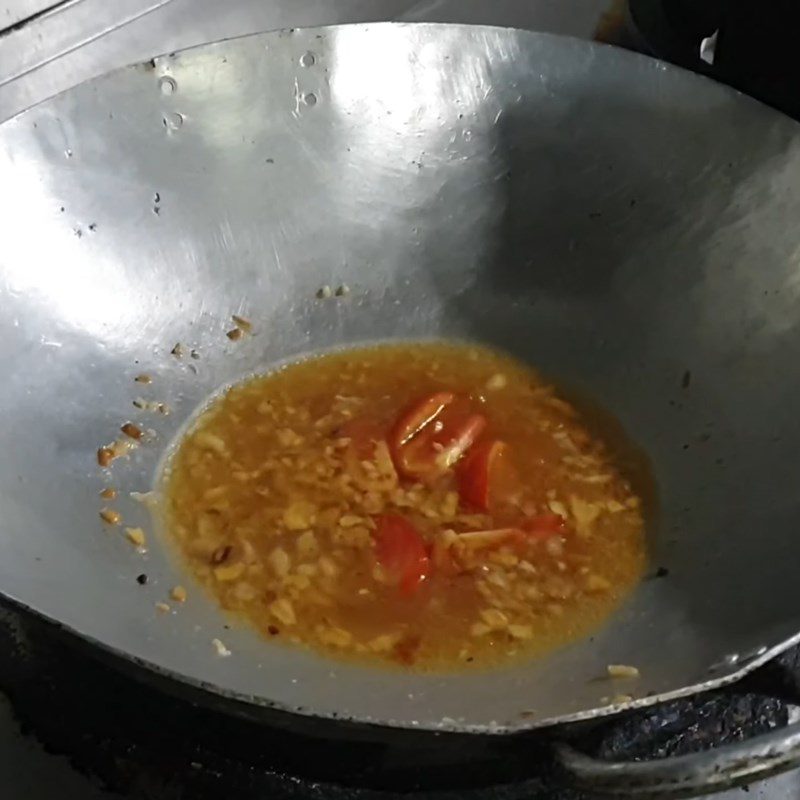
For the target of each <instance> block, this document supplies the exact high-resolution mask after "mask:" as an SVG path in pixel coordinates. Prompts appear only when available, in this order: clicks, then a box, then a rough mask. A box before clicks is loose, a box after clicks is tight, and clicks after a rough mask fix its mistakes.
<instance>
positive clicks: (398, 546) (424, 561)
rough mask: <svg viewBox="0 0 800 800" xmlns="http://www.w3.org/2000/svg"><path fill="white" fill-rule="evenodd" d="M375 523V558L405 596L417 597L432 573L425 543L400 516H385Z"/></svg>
mask: <svg viewBox="0 0 800 800" xmlns="http://www.w3.org/2000/svg"><path fill="white" fill-rule="evenodd" d="M376 522H377V530H376V531H375V558H376V560H377V562H378V564H380V566H381V567H382V568H383V571H384V573H385V574H386V576H387V578H388V579H389V581H390V582H391V583H392V584H394V585H396V586H398V587H399V588H400V591H401V592H402V593H403V594H405V595H411V594H414V592H416V591H417V589H418V588H419V586H420V584H422V583H423V582H424V581H425V580H427V579H428V577H430V573H431V561H430V556H429V555H428V548H427V547H426V545H425V540H424V539H423V538H422V536H421V535H420V533H419V531H418V530H417V529H416V528H415V527H414V525H413V524H412V523H411V522H409V521H408V520H407V519H406V518H405V517H403V516H401V515H400V514H382V515H381V516H379V517H378V518H377V520H376Z"/></svg>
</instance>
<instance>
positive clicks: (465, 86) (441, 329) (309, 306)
mask: <svg viewBox="0 0 800 800" xmlns="http://www.w3.org/2000/svg"><path fill="white" fill-rule="evenodd" d="M798 186H800V135H798V128H797V126H796V125H795V123H793V122H791V121H790V120H788V119H786V118H784V117H782V116H781V115H779V114H777V113H775V112H773V111H771V110H769V109H767V108H765V107H763V106H761V105H759V104H758V103H756V102H754V101H752V100H749V99H747V98H745V97H742V96H741V95H739V94H737V93H736V92H734V91H732V90H730V89H727V88H724V87H722V86H719V85H716V84H714V83H712V82H710V81H708V80H706V79H703V78H700V77H697V76H695V75H692V74H689V73H686V72H683V71H681V70H679V69H676V68H672V67H668V66H667V65H665V64H662V63H659V62H657V61H653V60H649V59H646V58H642V57H639V56H635V55H632V54H629V53H625V52H622V51H618V50H614V49H610V48H606V47H602V46H596V45H590V44H586V43H581V42H577V41H572V40H568V39H561V38H557V37H552V36H546V35H538V34H533V33H527V32H522V31H514V30H501V29H493V28H483V27H464V26H449V25H397V24H385V25H383V24H382V25H355V26H345V27H338V28H336V27H334V28H322V29H318V30H298V31H290V32H282V33H275V34H266V35H258V36H252V37H248V38H245V39H241V40H236V41H230V42H222V43H218V44H213V45H209V46H204V47H201V48H198V49H195V50H190V51H187V52H183V53H178V54H172V55H169V56H164V57H161V58H156V59H154V60H153V61H151V62H148V63H145V64H140V65H137V66H133V67H130V68H127V69H124V70H121V71H118V72H115V73H113V74H111V75H108V76H106V77H103V78H101V79H98V80H95V81H92V82H90V83H87V84H84V85H82V86H79V87H77V88H75V89H73V90H71V91H69V92H66V93H65V94H63V95H60V96H58V97H56V98H53V99H52V100H49V101H47V102H45V103H43V104H41V105H39V106H37V107H35V108H33V109H31V110H29V111H27V112H25V113H23V114H21V115H20V116H18V117H17V118H15V119H13V120H11V121H9V122H8V123H6V124H4V125H2V126H0V219H2V221H3V225H2V235H0V292H1V293H2V294H1V295H0V296H1V297H2V302H1V303H0V330H2V334H3V335H2V339H1V340H0V365H2V376H3V379H2V382H0V419H1V420H2V428H1V429H0V430H1V431H2V433H0V442H2V446H3V459H2V462H0V508H2V514H1V515H0V591H2V592H3V593H4V594H5V595H6V596H7V597H8V598H10V599H12V600H14V601H16V602H17V603H19V604H21V605H23V606H26V607H28V608H30V609H33V610H34V611H35V612H37V613H39V614H41V615H43V616H44V617H47V618H49V619H51V620H54V621H56V622H57V623H58V624H59V625H60V626H63V627H64V628H66V629H68V630H71V631H73V632H75V633H76V634H77V635H78V636H80V637H82V638H84V639H86V640H88V641H90V642H92V643H94V644H96V645H99V646H101V647H102V648H104V649H105V650H107V651H111V652H112V653H114V654H116V655H117V656H120V657H121V658H122V659H124V660H126V661H128V662H132V663H135V664H136V665H137V668H140V667H144V668H145V669H146V670H149V671H150V673H149V674H156V673H157V674H159V675H160V676H161V677H162V678H165V679H167V680H169V681H172V682H180V683H182V684H185V685H190V686H193V687H196V688H199V689H200V690H202V692H203V693H204V694H206V695H207V696H208V695H214V696H215V699H216V700H217V701H219V702H225V701H231V706H232V707H233V705H236V706H237V707H238V708H246V709H247V711H248V713H257V712H258V711H259V710H260V709H275V708H277V709H282V710H285V711H290V712H297V713H298V714H304V715H312V716H313V717H314V718H315V719H318V720H319V719H323V718H334V717H335V718H337V719H346V720H354V721H358V722H362V723H374V724H377V725H381V726H393V727H397V728H414V729H418V730H419V729H427V730H434V731H458V732H479V733H509V732H515V731H523V730H526V729H530V728H533V727H541V726H545V725H553V724H555V723H563V722H566V721H574V720H579V719H586V718H591V717H595V716H599V715H602V714H606V713H610V712H611V711H614V710H617V709H618V707H619V706H614V705H611V704H610V703H609V701H608V700H607V699H603V698H607V697H608V696H611V695H614V694H616V693H618V692H619V691H620V689H619V687H612V686H610V685H609V683H608V682H604V681H598V680H596V679H597V678H598V676H602V675H603V674H604V672H605V667H606V664H608V663H610V662H614V663H630V664H635V665H636V666H638V667H639V669H640V671H641V678H640V679H639V681H638V682H636V683H635V684H633V685H632V684H626V686H625V688H624V689H623V690H622V691H625V692H626V693H630V694H632V695H633V696H634V698H635V699H634V700H633V701H632V702H631V703H630V704H628V705H634V706H635V705H643V704H647V703H652V702H656V701H658V700H662V699H664V698H666V697H674V696H678V695H683V694H687V693H691V692H694V691H698V690H700V689H703V688H709V687H712V686H716V685H719V684H721V683H723V682H729V681H733V680H735V679H736V678H738V677H740V676H741V675H742V674H744V672H745V671H747V670H749V669H752V668H753V667H755V666H757V665H758V664H760V663H762V662H764V661H765V660H766V659H769V658H770V657H771V656H773V655H775V654H776V653H778V652H779V651H781V650H782V649H784V648H786V647H788V646H789V645H790V644H791V643H793V642H794V641H796V640H797V637H798V632H800V593H798V592H797V590H796V587H797V576H798V569H799V568H800V538H798V535H797V530H798V526H799V525H800V496H798V491H797V487H798V486H800V461H798V459H797V455H796V454H797V452H798V450H800V424H798V421H797V413H796V409H795V402H794V401H795V399H796V397H797V394H798V384H799V383H800V378H798V373H797V370H796V369H795V365H796V364H797V363H798V362H799V361H800V329H799V327H798V326H800V314H799V313H798V311H800V282H798V272H797V270H798V253H800V227H798V226H797V225H796V221H797V219H798V216H799V215H800V192H798V188H797V187H798ZM341 284H344V285H347V286H348V287H349V288H350V294H349V295H348V296H346V297H341V298H332V299H329V300H324V301H323V300H320V299H318V298H317V296H316V293H317V290H318V289H319V288H320V287H321V286H323V285H330V286H334V287H335V286H338V285H341ZM234 313H236V314H241V315H242V316H245V317H247V318H249V319H251V320H252V321H253V323H254V325H255V335H254V336H252V337H248V338H246V339H245V340H243V341H240V342H230V341H229V340H228V339H227V338H226V337H225V332H226V330H227V329H228V328H229V327H230V322H229V320H230V316H231V314H234ZM431 335H435V336H450V337H462V338H471V339H476V340H480V341H484V342H488V343H491V344H493V345H496V346H499V347H502V348H505V349H507V350H509V351H511V352H512V353H514V354H516V355H517V356H519V357H521V358H524V359H527V360H529V361H531V362H532V363H534V364H536V365H537V366H539V367H540V368H541V369H542V370H543V371H544V372H545V373H546V374H549V375H552V376H553V377H554V378H556V379H559V380H561V381H562V382H566V383H567V384H569V385H571V386H573V387H575V389H576V390H577V391H578V392H579V393H581V394H585V395H588V396H590V397H591V398H593V399H594V400H596V401H597V402H598V403H600V404H601V405H602V406H604V407H606V408H608V409H610V410H611V411H613V412H614V414H615V415H616V416H617V417H618V418H619V420H620V421H621V422H622V424H623V426H624V427H625V429H626V430H627V432H628V434H629V435H630V436H631V437H632V438H633V439H634V440H635V441H637V442H638V443H639V444H640V445H641V446H642V447H643V448H644V449H645V451H646V452H647V453H648V454H649V455H650V457H651V459H652V463H653V468H654V472H655V476H656V479H657V482H658V487H659V495H660V506H659V509H660V510H659V512H658V514H657V515H656V516H655V517H654V518H653V519H652V520H651V521H650V536H651V542H650V550H651V560H652V564H653V566H654V568H655V566H663V567H666V568H667V569H668V570H669V576H668V577H667V578H664V579H659V580H648V581H645V582H643V583H642V585H641V586H640V587H639V589H638V590H637V591H636V593H635V595H634V596H633V597H632V598H631V599H630V601H629V602H627V603H626V604H625V605H624V607H623V608H622V609H621V610H620V611H619V613H617V614H616V616H615V617H614V618H613V619H612V620H611V621H610V622H609V624H608V625H606V627H605V628H603V629H602V630H601V631H599V632H598V633H597V634H596V635H594V636H593V637H591V638H588V639H585V640H583V641H580V642H577V643H575V644H574V645H571V646H569V647H566V648H564V649H562V650H560V651H559V652H556V653H554V654H553V655H551V656H549V657H547V658H545V659H541V660H538V661H535V662H533V663H530V664H527V665H524V666H517V667H514V668H511V669H506V670H502V671H497V672H493V673H485V674H470V675H456V676H445V677H443V676H420V675H399V674H388V673H384V672H379V671H373V670H370V669H368V668H365V667H358V666H352V665H342V664H338V663H330V662H328V661H326V660H324V659H322V658H320V657H318V656H315V655H313V654H310V653H306V652H303V651H300V650H293V649H286V648H284V647H281V646H278V645H272V644H270V643H268V642H266V641H264V640H263V639H262V638H260V637H259V636H258V635H256V634H254V633H253V632H251V631H250V630H248V629H245V628H237V627H233V628H232V629H230V630H228V629H227V628H225V627H224V625H225V624H226V623H227V622H229V621H228V620H226V619H225V618H224V617H223V616H222V615H221V614H220V613H219V612H218V611H217V610H216V609H215V607H214V606H213V604H212V603H211V602H210V601H209V600H208V599H207V598H205V597H204V596H202V595H201V593H200V592H199V591H192V592H191V595H190V602H188V603H187V604H186V606H185V607H184V608H181V610H180V613H176V614H171V615H166V616H164V615H157V614H155V613H154V610H153V605H154V602H155V601H157V600H159V599H163V598H164V596H165V593H166V591H167V590H168V588H169V587H170V586H171V585H173V584H174V583H177V582H179V581H184V582H185V580H186V579H185V577H184V576H182V575H181V568H180V565H179V564H178V563H177V562H176V561H175V559H174V558H173V557H172V555H171V553H170V552H169V550H168V548H167V547H166V546H165V545H164V543H163V542H159V541H158V540H157V539H155V538H153V537H152V536H151V542H150V549H149V553H148V554H147V555H146V556H145V557H144V558H143V557H141V556H138V555H136V554H135V553H134V552H133V551H132V548H131V546H130V544H129V543H128V542H126V541H125V540H124V537H122V536H121V535H117V533H110V532H109V531H108V530H107V529H104V527H103V525H102V523H101V522H100V520H99V517H98V510H99V508H100V505H101V501H100V500H99V498H98V492H99V490H100V489H101V488H102V487H103V485H104V480H105V479H104V477H103V474H102V470H100V469H99V468H98V467H97V465H96V463H95V451H96V448H97V446H98V445H101V444H104V443H105V442H107V441H109V440H110V439H112V438H114V436H115V432H116V431H117V430H118V427H119V425H120V423H121V422H124V421H126V420H127V419H142V420H144V419H145V417H144V416H142V415H141V414H140V415H139V416H138V417H137V414H138V413H139V412H137V410H136V409H135V408H133V406H132V405H131V402H132V400H133V399H134V398H135V397H136V396H137V395H140V394H145V395H146V396H147V397H148V398H151V399H156V400H159V401H162V402H165V403H168V404H169V405H170V406H171V407H172V409H173V413H172V415H170V416H168V417H163V418H159V419H158V420H157V421H153V418H152V416H151V417H147V418H146V419H147V420H148V421H147V422H146V425H148V426H150V425H152V427H154V428H156V434H157V439H156V442H155V443H153V444H150V445H148V446H146V447H141V448H139V449H138V450H137V451H135V452H134V453H133V455H132V456H131V458H130V459H128V460H120V461H118V462H116V463H115V464H114V466H113V483H114V484H115V485H117V486H119V487H121V488H122V489H123V490H124V492H123V494H124V495H125V496H124V497H123V499H122V500H120V501H119V502H118V504H117V507H118V508H119V509H120V511H121V512H122V514H123V517H124V519H125V522H126V524H129V525H138V524H141V525H145V526H147V525H148V524H149V523H148V520H147V512H146V510H145V509H144V508H143V507H142V506H141V505H140V504H137V503H136V502H135V501H133V500H132V499H130V498H128V497H127V494H126V493H127V492H128V491H146V490H147V489H149V488H150V487H151V486H152V483H153V479H154V474H155V470H156V465H157V463H158V460H159V458H160V456H161V455H162V454H163V452H164V448H165V447H166V445H167V444H168V442H169V441H170V440H171V439H172V438H173V437H174V435H175V434H176V433H177V432H178V430H179V429H180V426H181V424H182V423H183V422H184V421H185V420H186V419H187V418H188V417H189V415H190V414H191V412H192V410H193V409H194V408H195V407H196V406H197V405H198V404H199V403H200V402H201V401H202V400H203V399H204V398H205V397H206V396H207V395H208V394H209V393H210V392H211V391H213V390H214V389H215V388H217V387H218V386H219V385H221V384H223V383H225V382H229V381H233V380H236V379H237V378H239V377H242V376H244V375H246V374H249V373H251V372H253V371H264V370H266V369H268V368H269V367H270V365H271V364H274V363H276V362H277V361H280V360H283V359H286V358H290V357H292V356H294V355H299V354H302V353H307V352H309V351H314V350H317V349H320V348H323V347H328V346H331V345H344V344H347V343H355V342H362V341H365V340H375V339H385V338H391V337H421V336H431ZM176 342H181V343H183V345H184V347H185V348H186V350H187V352H188V350H189V349H196V350H197V352H198V354H199V355H200V358H199V359H197V360H195V359H192V358H189V357H188V356H186V357H185V358H183V359H178V358H176V357H174V356H172V355H170V350H171V349H172V348H173V345H175V343H176ZM140 372H147V373H150V374H151V375H152V376H153V384H152V385H151V386H149V387H141V386H140V385H138V384H135V383H133V378H134V376H135V375H136V374H137V373H140ZM141 572H146V573H147V574H148V575H149V576H150V581H149V583H148V585H147V586H146V587H141V586H138V585H137V583H136V581H135V576H136V575H137V574H139V573H141ZM214 638H219V639H221V640H222V641H223V642H224V643H225V645H226V646H227V647H228V648H229V649H230V650H231V651H232V656H231V657H230V658H220V657H218V656H217V655H215V652H214V649H213V648H212V646H211V640H212V639H214ZM796 747H797V742H795V741H794V740H793V739H791V738H790V737H788V738H787V737H786V736H783V738H781V740H780V742H779V746H778V750H779V752H780V754H781V757H782V758H783V761H782V762H781V763H784V762H785V761H786V760H787V758H788V757H791V758H793V757H794V756H795V755H796V754H795V750H794V749H793V748H796ZM770 752H774V748H773V750H771V751H770ZM787 754H788V756H787ZM750 755H752V753H748V756H750ZM789 760H790V758H789ZM770 763H771V765H772V766H773V767H774V766H775V764H774V762H770ZM728 766H729V765H728ZM748 774H749V773H748Z"/></svg>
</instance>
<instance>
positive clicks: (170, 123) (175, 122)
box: [164, 111, 183, 131]
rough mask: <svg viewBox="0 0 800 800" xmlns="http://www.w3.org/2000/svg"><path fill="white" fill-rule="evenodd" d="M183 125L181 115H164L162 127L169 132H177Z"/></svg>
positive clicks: (176, 113)
mask: <svg viewBox="0 0 800 800" xmlns="http://www.w3.org/2000/svg"><path fill="white" fill-rule="evenodd" d="M182 125H183V115H182V114H179V113H178V112H177V111H173V112H171V113H170V114H165V115H164V127H165V128H167V130H170V131H177V130H178V129H179V128H180V127H181V126H182Z"/></svg>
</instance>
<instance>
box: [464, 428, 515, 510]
mask: <svg viewBox="0 0 800 800" xmlns="http://www.w3.org/2000/svg"><path fill="white" fill-rule="evenodd" d="M507 450H508V446H507V445H506V443H505V442H501V441H500V440H499V439H487V440H486V441H484V442H479V443H478V444H477V445H475V447H474V449H473V450H472V452H471V453H470V454H469V456H467V458H466V460H465V461H464V464H463V466H462V467H461V469H460V470H459V471H458V493H459V496H460V497H461V502H462V503H464V505H466V506H469V507H470V508H475V509H479V510H480V511H488V510H489V499H490V494H491V492H490V489H491V485H492V480H493V477H494V472H495V470H496V467H497V464H498V461H499V459H501V458H502V457H503V456H504V455H505V454H506V452H507Z"/></svg>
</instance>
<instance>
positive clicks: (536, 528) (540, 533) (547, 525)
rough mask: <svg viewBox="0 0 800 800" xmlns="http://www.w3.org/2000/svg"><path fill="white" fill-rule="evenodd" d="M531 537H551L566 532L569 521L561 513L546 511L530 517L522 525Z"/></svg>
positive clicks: (541, 538) (540, 538) (542, 538)
mask: <svg viewBox="0 0 800 800" xmlns="http://www.w3.org/2000/svg"><path fill="white" fill-rule="evenodd" d="M520 527H521V528H522V530H523V531H525V533H526V535H527V536H528V538H529V539H539V540H544V539H550V538H551V537H553V536H558V535H559V534H562V533H565V532H566V528H567V521H566V520H565V519H564V517H562V516H561V515H560V514H554V513H550V512H548V513H546V514H537V515H536V516H535V517H528V518H527V519H526V520H524V521H523V522H522V524H521V525H520Z"/></svg>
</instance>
